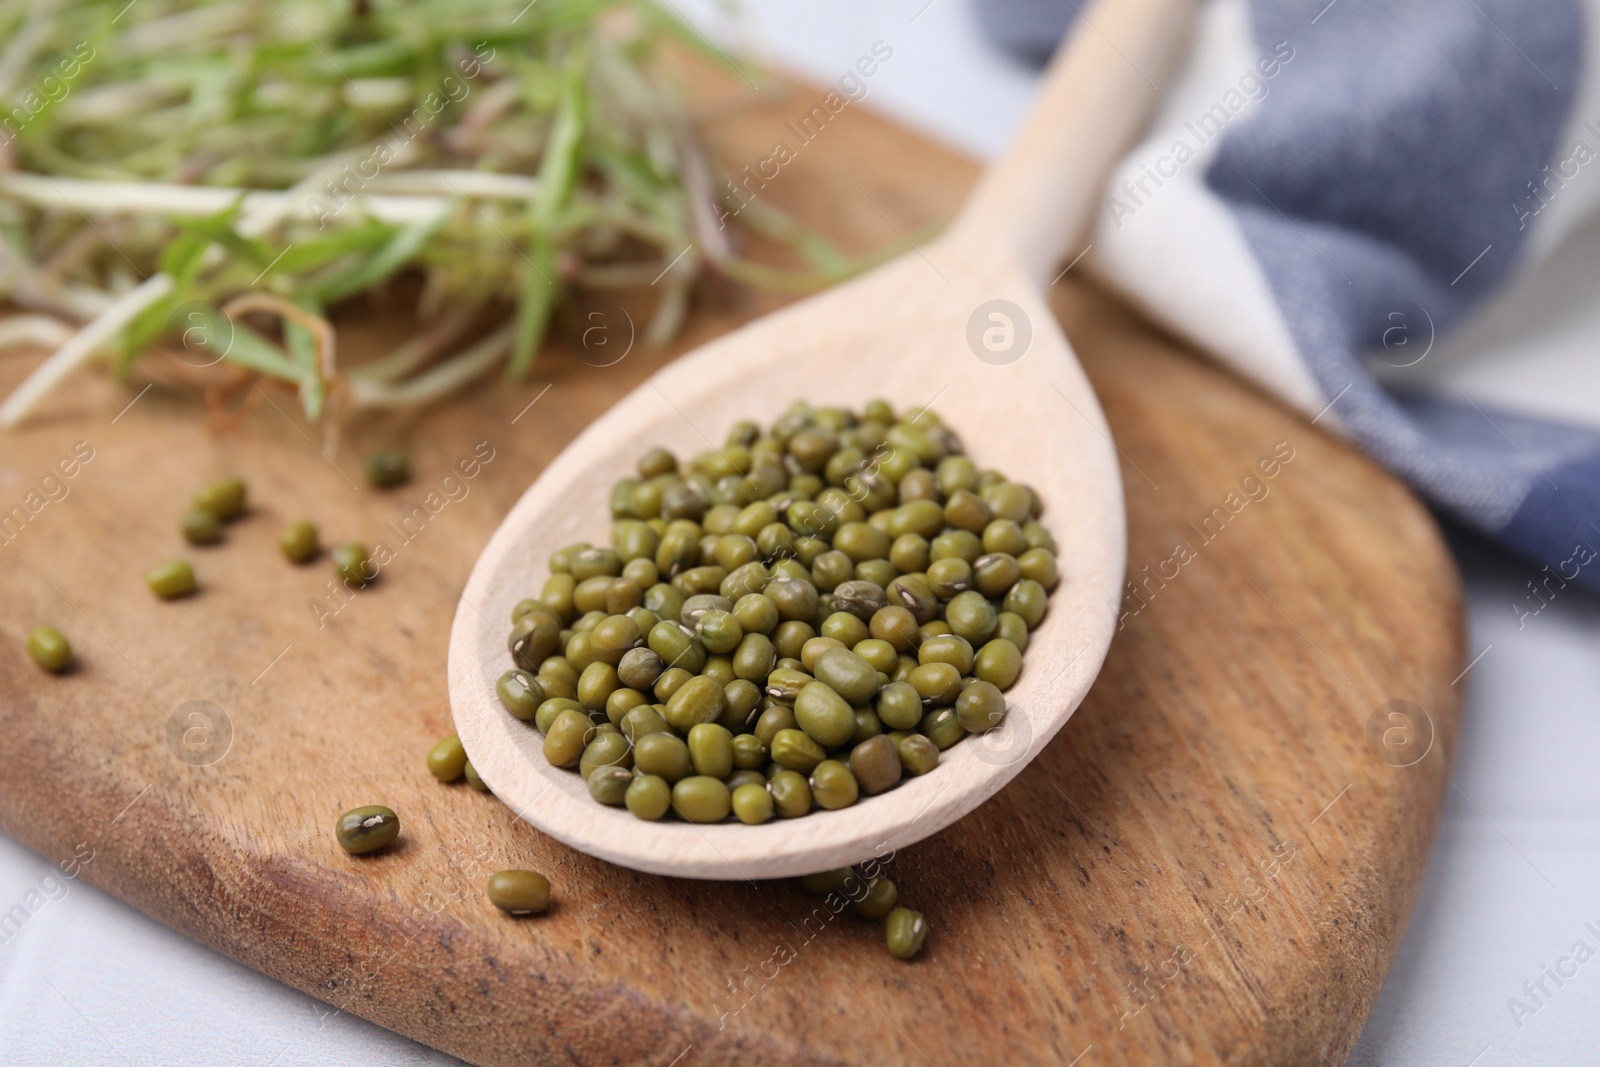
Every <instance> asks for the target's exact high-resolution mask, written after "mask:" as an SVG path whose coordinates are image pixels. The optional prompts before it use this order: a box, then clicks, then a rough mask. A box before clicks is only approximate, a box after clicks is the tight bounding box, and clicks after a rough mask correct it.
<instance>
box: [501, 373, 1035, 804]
mask: <svg viewBox="0 0 1600 1067" xmlns="http://www.w3.org/2000/svg"><path fill="white" fill-rule="evenodd" d="M611 517H612V520H613V523H612V530H611V541H610V545H609V546H608V547H601V546H595V545H590V544H573V545H568V546H566V547H564V548H561V549H559V550H557V551H556V552H555V553H553V554H552V555H551V557H550V577H549V580H548V581H547V582H546V583H545V586H544V589H543V591H542V593H541V594H540V595H539V596H538V597H534V598H530V599H526V600H523V601H521V602H520V603H518V604H517V605H516V607H515V609H514V610H513V612H512V620H511V621H512V629H511V632H510V636H509V638H508V641H507V647H508V649H509V651H510V653H511V658H512V660H513V662H514V666H513V667H512V669H510V670H508V671H506V672H505V673H504V674H503V675H502V676H501V677H500V678H499V680H498V681H497V683H496V685H495V690H496V693H497V695H498V696H499V699H500V701H501V703H502V704H503V705H504V707H505V709H506V710H507V712H509V713H510V714H511V715H514V716H516V717H517V718H518V719H522V720H525V721H528V722H530V723H532V724H533V725H534V726H535V727H536V728H537V729H538V730H539V731H540V732H541V733H542V734H543V735H544V755H545V758H546V759H547V760H548V761H549V762H550V763H551V764H552V765H554V766H557V767H567V768H572V769H575V770H576V771H578V773H580V774H581V775H582V776H583V778H584V780H585V782H586V783H587V785H588V789H589V793H590V795H591V796H593V797H594V799H595V800H597V801H599V802H600V803H602V804H608V805H615V806H622V807H626V808H627V810H628V811H630V812H632V813H633V814H634V815H635V816H637V817H638V818H641V819H651V820H653V819H661V818H664V817H666V816H667V815H668V814H669V813H672V814H676V815H677V817H678V818H681V819H684V820H686V821H689V822H695V823H716V822H721V821H723V820H725V819H727V818H728V817H729V815H730V814H731V815H732V816H734V817H735V818H737V819H738V820H739V821H741V822H744V823H747V824H752V825H754V824H759V823H763V822H766V821H767V820H769V819H771V818H772V817H773V816H775V815H776V816H778V817H780V818H794V817H798V816H801V815H806V814H809V813H810V812H812V811H814V810H816V809H819V808H821V809H838V808H844V807H848V806H850V805H852V804H854V803H856V801H857V800H858V798H860V797H862V796H863V795H865V796H874V795H876V794H879V793H883V792H885V791H886V790H889V789H892V788H894V787H895V786H896V785H897V784H898V783H899V782H900V781H901V780H902V778H903V777H905V776H907V775H910V776H917V775H923V774H927V773H928V772H929V771H931V770H933V769H934V767H935V766H936V765H937V764H938V762H939V756H940V753H941V752H942V751H944V750H946V749H949V748H950V747H951V746H952V745H955V744H957V743H958V742H960V741H961V740H962V739H963V738H964V737H966V736H967V735H968V734H973V733H983V732H985V731H988V730H991V729H993V728H995V727H996V726H998V725H999V724H1000V723H1001V721H1002V720H1003V719H1004V717H1005V714H1006V701H1005V697H1004V696H1003V691H1004V690H1005V689H1007V688H1009V687H1010V686H1011V685H1012V684H1013V683H1014V682H1015V681H1016V680H1017V676H1018V673H1019V671H1020V670H1021V668H1022V653H1023V650H1024V649H1026V648H1027V645H1028V635H1029V632H1030V631H1031V630H1032V629H1033V628H1035V627H1037V626H1038V625H1039V623H1040V621H1041V619H1042V618H1043V617H1044V613H1045V607H1046V599H1047V596H1048V593H1049V591H1050V590H1051V589H1053V588H1054V587H1055V585H1056V583H1057V580H1058V573H1057V564H1056V557H1055V542H1054V540H1053V539H1052V537H1051V535H1050V533H1049V532H1048V531H1047V530H1046V529H1045V528H1044V527H1043V526H1041V525H1040V524H1039V522H1038V517H1039V499H1038V497H1037V495H1036V494H1035V493H1034V492H1033V491H1032V490H1031V489H1029V488H1028V487H1027V486H1026V485H1023V484H1021V483H1018V482H1013V481H1011V480H1009V479H1008V478H1007V477H1006V476H1005V475H1003V474H1001V473H999V472H998V471H993V470H982V469H980V468H979V467H978V466H977V464H976V463H974V462H973V461H972V460H971V459H970V458H968V457H967V456H966V455H965V453H964V452H963V450H962V447H961V443H960V442H959V441H958V440H957V439H956V436H955V435H954V434H953V433H952V432H951V431H950V430H949V429H948V428H946V427H945V426H943V425H942V424H941V422H940V420H939V419H938V418H937V417H936V416H935V415H933V414H932V413H930V412H927V411H923V412H919V413H917V414H915V415H913V416H910V417H905V418H902V417H899V416H897V415H896V414H895V412H894V411H893V409H892V408H891V407H890V405H889V404H888V403H887V402H885V401H882V400H877V401H873V402H871V403H869V404H868V405H867V406H866V407H865V409H864V410H863V411H861V412H860V413H859V414H858V413H856V412H853V411H849V410H845V409H843V408H833V407H816V408H814V407H811V406H808V405H805V404H797V405H796V406H794V407H793V408H791V409H790V410H789V411H788V412H787V413H786V414H784V415H783V416H782V417H781V418H779V419H778V420H777V422H776V423H775V424H774V425H773V426H772V427H771V428H770V429H768V430H766V431H765V432H763V430H762V429H761V428H760V427H759V426H757V425H756V424H755V423H753V422H741V423H740V424H738V425H737V426H735V427H734V428H733V430H732V432H731V433H729V435H728V437H727V440H726V442H725V443H724V444H723V445H722V447H720V448H713V449H710V450H708V451H705V452H702V453H700V454H699V455H696V456H694V457H693V458H691V459H689V460H688V461H687V462H681V461H680V460H679V459H678V458H677V457H675V456H674V455H672V454H671V453H670V452H668V451H666V450H665V449H661V448H655V449H652V450H651V451H649V452H648V453H647V454H646V455H645V456H643V457H642V458H641V459H640V460H639V463H638V475H637V477H630V478H625V479H623V480H622V481H620V482H618V483H617V484H616V486H615V487H614V489H613V491H612V494H611Z"/></svg>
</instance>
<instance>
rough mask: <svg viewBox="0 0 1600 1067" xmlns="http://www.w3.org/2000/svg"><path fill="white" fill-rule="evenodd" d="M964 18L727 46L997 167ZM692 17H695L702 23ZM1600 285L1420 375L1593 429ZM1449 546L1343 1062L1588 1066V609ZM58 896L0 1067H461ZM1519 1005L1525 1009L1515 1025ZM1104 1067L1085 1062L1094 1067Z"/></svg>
mask: <svg viewBox="0 0 1600 1067" xmlns="http://www.w3.org/2000/svg"><path fill="white" fill-rule="evenodd" d="M966 2H967V0H931V3H930V2H927V0H879V2H877V3H874V4H872V5H862V4H859V3H856V2H851V0H811V2H809V3H807V4H804V5H800V4H792V3H785V2H784V0H757V2H755V3H753V4H752V5H750V8H749V15H748V16H747V19H746V24H745V26H744V28H743V30H741V31H738V32H740V33H743V34H744V35H745V37H746V39H748V40H750V41H753V42H757V43H761V44H764V45H765V46H766V47H767V51H768V54H770V55H772V56H773V57H774V58H775V59H776V60H778V61H780V62H781V63H782V64H784V65H786V66H789V67H791V68H793V69H796V70H798V71H800V72H802V73H805V74H807V75H809V76H811V77H813V78H814V79H817V80H822V81H830V82H831V81H834V80H836V79H837V78H838V77H839V75H840V74H842V73H843V72H844V71H845V70H846V69H847V68H849V67H850V66H851V65H853V64H854V62H855V61H856V59H857V57H859V56H861V55H863V54H865V53H867V52H868V51H869V50H870V48H871V47H872V45H873V43H874V42H876V41H883V42H886V43H887V44H888V45H890V46H891V47H892V48H893V49H894V56H893V58H892V60H890V61H889V62H887V63H885V64H884V65H883V66H882V68H881V69H880V70H879V72H878V73H877V74H876V75H875V76H874V77H873V78H872V79H871V81H870V83H869V92H868V96H867V98H866V100H865V101H864V102H863V104H862V106H868V107H874V108H879V109H881V110H882V111H884V112H886V113H888V114H891V115H893V116H894V117H896V118H897V119H899V120H901V121H904V122H907V123H909V124H911V125H913V126H916V127H918V128H920V129H922V130H924V131H926V132H928V133H930V134H932V135H933V136H935V137H938V138H942V139H944V140H945V141H947V142H949V143H951V144H954V145H956V146H958V147H960V148H963V149H966V150H968V151H970V152H972V153H974V154H976V155H979V156H987V155H990V154H992V153H993V152H994V151H996V150H997V149H998V148H999V147H1000V146H1001V145H1002V144H1004V142H1005V140H1006V138H1007V136H1008V135H1009V133H1010V131H1011V130H1012V129H1013V128H1014V127H1015V125H1016V124H1017V122H1018V120H1019V118H1020V116H1021V114H1022V112H1023V109H1024V108H1025V107H1026V104H1027V101H1028V99H1029V96H1030V94H1031V92H1032V87H1033V84H1034V82H1035V79H1036V75H1035V74H1034V73H1033V72H1032V71H1031V70H1028V69H1026V68H1024V67H1021V66H1018V65H1017V64H1015V63H1013V62H1011V61H1010V60H1009V59H1007V58H1006V57H1005V56H1003V55H1001V54H999V53H997V52H996V51H995V50H993V49H992V48H990V47H989V46H988V45H986V44H985V43H984V42H983V40H982V38H981V37H980V35H979V34H978V31H977V28H976V26H975V24H974V23H973V20H972V15H971V12H970V10H969V9H968V8H967V7H966V6H965V5H966ZM685 6H686V9H688V10H693V11H695V12H696V15H697V17H701V12H702V11H705V12H709V11H710V10H711V5H710V4H709V3H707V4H705V5H704V6H703V8H702V6H701V5H699V4H692V5H691V4H689V3H688V0H685ZM705 17H708V18H709V17H715V16H711V15H709V14H708V15H706V16H705ZM1590 180H1594V179H1590ZM1597 277H1600V230H1591V231H1590V232H1588V233H1586V234H1584V235H1582V236H1581V237H1580V238H1579V239H1578V240H1577V241H1576V242H1574V243H1573V244H1572V245H1571V246H1569V247H1568V248H1567V249H1565V250H1563V251H1562V252H1561V253H1560V254H1559V255H1558V256H1557V257H1556V258H1555V259H1554V260H1553V261H1552V262H1551V263H1550V265H1549V266H1548V268H1547V270H1546V272H1545V275H1544V277H1543V278H1542V279H1534V280H1533V281H1532V282H1530V283H1529V284H1528V285H1525V286H1523V287H1522V289H1521V290H1519V292H1517V293H1513V294H1509V295H1508V296H1507V298H1505V299H1503V300H1501V301H1500V302H1499V303H1498V304H1497V306H1496V307H1495V308H1494V309H1492V310H1491V311H1490V312H1489V313H1488V314H1487V316H1486V318H1485V321H1483V322H1481V323H1479V324H1477V325H1476V326H1474V327H1473V328H1471V329H1469V330H1468V331H1466V333H1465V334H1464V335H1463V336H1462V337H1461V338H1459V339H1458V340H1455V341H1452V342H1450V343H1446V344H1441V346H1440V348H1439V350H1438V351H1437V352H1436V353H1434V354H1433V358H1432V359H1431V361H1430V363H1429V364H1428V369H1427V374H1428V375H1429V376H1431V377H1432V378H1434V379H1435V380H1438V381H1440V382H1444V383H1455V384H1460V386H1461V387H1462V388H1463V389H1464V390H1466V391H1468V392H1470V393H1472V394H1473V395H1474V397H1475V398H1482V399H1489V400H1495V399H1501V400H1506V401H1510V402H1513V403H1515V404H1516V406H1519V407H1524V408H1532V409H1535V410H1537V409H1539V408H1541V407H1544V408H1546V409H1547V410H1558V409H1559V410H1561V411H1562V412H1563V413H1564V414H1565V415H1566V416H1567V417H1578V418H1584V419H1588V420H1590V421H1594V422H1596V423H1600V362H1597V361H1596V360H1595V359H1594V358H1593V357H1592V356H1591V355H1590V354H1589V353H1591V352H1592V351H1593V349H1594V346H1595V345H1596V343H1597V342H1600V301H1594V300H1593V299H1592V298H1590V299H1589V300H1588V301H1587V303H1588V304H1589V305H1590V307H1589V308H1587V309H1583V308H1576V309H1574V310H1573V311H1572V312H1571V313H1567V312H1565V311H1562V310H1560V309H1559V308H1557V309H1556V310H1554V311H1552V308H1551V301H1550V299H1549V297H1548V294H1549V293H1550V292H1551V291H1552V290H1559V291H1563V292H1568V293H1575V294H1577V295H1578V296H1579V297H1580V298H1581V297H1582V296H1583V295H1584V294H1585V293H1586V292H1587V293H1592V292H1593V286H1594V284H1595V283H1594V279H1595V278H1597ZM1541 295H1543V297H1544V298H1543V299H1541V298H1540V297H1541ZM1513 337H1514V338H1515V339H1516V340H1515V344H1516V346H1517V348H1518V351H1519V355H1522V356H1524V357H1525V359H1524V360H1523V361H1519V366H1518V368H1517V369H1515V370H1508V369H1506V368H1505V367H1504V366H1503V365H1502V364H1499V363H1497V362H1496V361H1495V360H1493V359H1490V358H1487V357H1488V356H1489V355H1490V354H1491V353H1492V352H1494V351H1499V350H1500V349H1502V348H1503V347H1504V346H1505V345H1506V344H1507V339H1508V338H1513ZM1530 368H1532V369H1531V371H1530ZM1456 540H1457V541H1458V542H1459V550H1458V558H1460V560H1461V564H1462V568H1463V572H1464V574H1465V576H1466V581H1467V589H1468V594H1469V597H1470V601H1471V637H1470V641H1471V646H1472V647H1471V654H1472V655H1476V654H1477V653H1478V652H1479V651H1480V650H1483V649H1485V648H1488V651H1487V652H1486V653H1485V654H1484V655H1483V657H1482V658H1481V659H1480V660H1478V661H1477V663H1476V665H1475V666H1474V667H1473V668H1472V669H1471V671H1470V673H1469V674H1468V676H1467V677H1466V678H1464V679H1463V680H1462V683H1461V684H1463V685H1467V686H1469V688H1468V698H1467V718H1466V722H1467V726H1466V731H1465V734H1464V736H1463V740H1462V745H1461V752H1460V764H1459V766H1458V768H1457V771H1456V777H1455V788H1453V789H1452V791H1451V795H1450V799H1449V803H1448V805H1447V807H1446V811H1445V817H1444V825H1443V829H1442V831H1441V834H1440V838H1439V842H1438V846H1437V848H1436V850H1435V851H1434V854H1433V857H1432V860H1431V862H1430V865H1429V869H1428V874H1427V879H1426V882H1425V884H1424V886H1423V890H1422V896H1421V899H1420V900H1419V901H1418V904H1417V908H1416V911H1415V913H1414V915H1413V917H1412V921H1411V926H1410V928H1409V930H1408V931H1407V933H1406V937H1405V941H1404V943H1403V944H1402V945H1401V948H1400V954H1399V959H1398V960H1397V962H1396V964H1395V966H1394V969H1393V971H1392V972H1391V973H1390V975H1389V980H1388V982H1387V984H1386V985H1385V986H1384V989H1383V994H1382V996H1381V997H1380V999H1379V1002H1378V1005H1377V1008H1376V1009H1375V1010H1374V1012H1373V1014H1372V1017H1371V1020H1370V1022H1369V1023H1368V1025H1367V1028H1366V1031H1365V1033H1363V1034H1362V1036H1361V1039H1360V1042H1359V1043H1358V1045H1357V1047H1356V1051H1355V1053H1354V1055H1353V1056H1352V1058H1351V1061H1350V1062H1351V1063H1353V1064H1361V1065H1368V1064H1394V1065H1405V1067H1432V1065H1440V1067H1444V1065H1453V1067H1468V1065H1469V1064H1470V1065H1472V1067H1503V1065H1513V1064H1528V1065H1533V1064H1541V1065H1542V1064H1557V1063H1562V1064H1567V1063H1580V1062H1594V1060H1595V1058H1596V1055H1597V1051H1596V1044H1595V1041H1594V1037H1595V1034H1596V1030H1597V1021H1600V958H1596V959H1594V960H1590V961H1588V962H1587V963H1586V964H1585V965H1584V966H1582V967H1580V968H1578V970H1577V973H1576V975H1575V976H1574V977H1571V978H1567V979H1563V981H1562V984H1561V985H1559V986H1558V985H1557V984H1556V983H1555V982H1554V981H1552V980H1550V979H1548V978H1545V987H1546V989H1547V990H1548V991H1549V993H1550V995H1549V996H1543V995H1540V1003H1538V1004H1535V1003H1534V1002H1532V1001H1527V1000H1526V994H1525V992H1524V990H1523V983H1524V982H1534V983H1537V982H1538V981H1539V980H1540V979H1541V978H1542V977H1544V975H1545V974H1546V973H1547V972H1546V971H1544V970H1542V968H1549V967H1555V966H1556V965H1557V962H1558V960H1559V959H1560V958H1561V957H1564V956H1567V955H1568V954H1569V953H1570V952H1571V950H1572V947H1573V945H1574V943H1575V942H1577V941H1579V940H1582V941H1585V942H1587V943H1588V945H1589V946H1590V948H1591V949H1593V950H1594V951H1596V952H1600V937H1597V936H1595V935H1594V934H1591V933H1589V932H1588V931H1587V930H1586V929H1585V925H1584V924H1585V923H1586V922H1592V923H1593V924H1594V925H1595V927H1596V929H1600V773H1597V772H1600V599H1597V598H1595V597H1592V596H1589V595H1587V594H1583V593H1579V592H1576V591H1571V590H1569V591H1566V592H1563V593H1562V594H1561V595H1560V597H1558V598H1557V599H1556V600H1555V601H1554V602H1553V603H1551V604H1550V605H1549V606H1548V607H1546V608H1545V609H1544V610H1543V611H1542V612H1541V613H1540V614H1539V615H1538V616H1537V617H1534V618H1531V619H1529V620H1527V625H1526V626H1525V627H1523V628H1521V629H1519V628H1518V624H1517V620H1516V617H1515V615H1514V614H1513V612H1512V610H1511V608H1510V605H1511V604H1512V603H1513V602H1519V601H1520V600H1521V598H1522V595H1523V583H1524V582H1525V581H1527V580H1528V579H1529V578H1530V577H1532V576H1533V574H1534V573H1535V571H1536V568H1533V567H1530V566H1528V565H1526V564H1523V563H1520V562H1517V561H1513V560H1510V559H1509V558H1507V557H1505V556H1503V555H1502V554H1500V553H1498V552H1496V551H1495V550H1493V549H1492V548H1488V547H1486V546H1483V545H1481V544H1479V543H1476V542H1474V541H1472V540H1471V539H1470V538H1465V537H1462V538H1457V539H1456ZM51 870H52V864H51V863H50V862H47V861H46V860H44V859H41V858H40V857H37V856H35V855H33V854H32V853H30V852H28V851H26V850H25V849H23V848H21V847H20V846H18V845H17V844H15V843H14V842H11V841H9V840H7V839H4V838H0V913H3V912H4V911H6V910H8V909H9V908H11V907H12V905H13V904H16V903H19V902H21V901H23V900H24V899H25V897H26V895H27V894H28V892H29V891H30V890H36V889H39V888H40V887H41V886H42V885H43V886H45V888H50V885H48V884H46V883H42V882H41V879H43V878H44V877H45V876H46V875H48V874H50V873H51ZM66 884H67V886H68V890H67V892H66V894H65V895H64V896H60V898H59V899H48V897H49V894H44V895H45V897H46V900H47V902H46V903H45V904H44V905H43V906H41V907H39V908H38V909H37V911H36V912H34V913H33V914H32V916H31V918H30V919H29V920H28V922H27V923H26V924H25V925H24V926H23V927H22V929H21V931H20V933H18V934H17V935H16V936H14V937H11V938H9V939H8V940H4V941H3V942H0V1063H4V1064H16V1065H32V1064H41V1065H43V1064H50V1065H52V1067H53V1065H57V1064H64V1063H65V1064H88V1063H106V1064H111V1063H115V1064H123V1065H128V1067H135V1065H147V1064H148V1065H152V1067H156V1065H160V1067H167V1065H171V1064H177V1063H183V1064H194V1065H218V1067H221V1065H228V1067H237V1065H260V1067H269V1065H271V1067H295V1065H302V1064H303V1065H307V1067H313V1065H315V1067H345V1065H356V1064H449V1063H456V1062H457V1061H455V1060H453V1059H451V1058H450V1057H447V1056H444V1055H442V1054H441V1053H438V1052H435V1051H433V1050H431V1049H427V1048H424V1047H422V1046H420V1045H417V1044H415V1043H413V1042H411V1041H408V1040H406V1039H404V1038H401V1037H398V1036H396V1035H394V1034H391V1033H388V1032H386V1031H384V1030H381V1029H379V1028H378V1027H375V1026H372V1025H370V1024H368V1023H365V1022H363V1021H361V1020H359V1019H356V1018H353V1017H351V1016H348V1015H342V1014H339V1013H336V1012H334V1011H333V1010H332V1009H331V1008H329V1007H328V1006H326V1005H324V1004H321V1003H320V1002H318V1001H316V1000H314V999H313V998H311V997H307V996H305V995H303V994H301V993H298V992H295V991H294V990H291V989H289V988H288V987H286V986H283V985H280V984H279V983H277V982H275V981H273V980H271V979H269V978H265V977H263V976H261V975H258V974H255V973H254V972H252V971H250V970H248V969H247V968H245V967H242V966H240V965H238V964H236V963H233V962H232V961H230V960H227V959H225V958H224V957H222V956H219V955H217V954H216V953H213V952H211V951H209V950H207V949H204V948H201V947H200V946H198V945H195V944H193V943H191V942H189V941H186V940H185V939H183V938H182V937H180V936H178V935H177V934H175V933H172V932H171V931H169V930H166V929H165V928H163V927H161V926H159V925H157V924H156V923H154V922H152V921H150V920H149V919H146V918H145V917H143V916H142V915H140V914H138V913H137V912H135V911H133V910H132V909H131V908H128V907H125V906H124V905H122V904H120V903H119V902H117V901H116V900H114V899H112V898H111V897H109V896H107V895H106V894H104V893H101V892H99V891H98V890H95V889H93V888H92V887H90V886H88V885H87V884H86V883H84V882H83V881H82V880H77V881H73V882H70V883H66ZM34 899H35V900H37V899H38V898H34ZM1563 966H1564V968H1565V969H1566V970H1568V971H1570V970H1571V969H1572V965H1571V964H1566V965H1563ZM1512 997H1522V998H1525V1002H1526V1003H1528V1004H1529V1006H1533V1007H1537V1011H1536V1012H1534V1013H1532V1014H1525V1015H1523V1016H1522V1017H1521V1019H1520V1020H1516V1019H1513V1016H1512V1012H1511V1010H1510V1008H1509V1007H1508V1003H1507V1002H1508V999H1509V998H1512ZM1519 1022H1520V1025H1518V1024H1519ZM1109 1051H1110V1050H1104V1051H1097V1052H1096V1053H1091V1054H1090V1060H1089V1061H1086V1063H1085V1067H1090V1065H1091V1064H1092V1062H1093V1061H1094V1060H1096V1059H1099V1058H1100V1057H1101V1056H1102V1055H1104V1054H1105V1053H1106V1052H1109Z"/></svg>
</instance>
